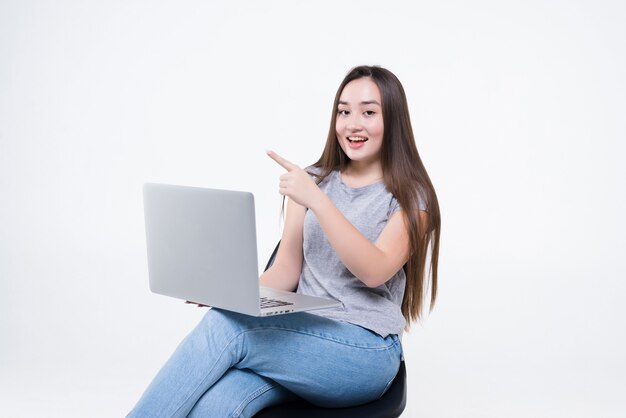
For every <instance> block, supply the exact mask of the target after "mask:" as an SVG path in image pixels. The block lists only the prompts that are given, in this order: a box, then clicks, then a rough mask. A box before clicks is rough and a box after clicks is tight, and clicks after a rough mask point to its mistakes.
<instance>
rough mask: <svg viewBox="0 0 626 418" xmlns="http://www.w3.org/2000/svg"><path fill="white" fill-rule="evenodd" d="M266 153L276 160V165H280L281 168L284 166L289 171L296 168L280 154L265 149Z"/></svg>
mask: <svg viewBox="0 0 626 418" xmlns="http://www.w3.org/2000/svg"><path fill="white" fill-rule="evenodd" d="M267 155H268V156H269V157H270V158H271V159H272V160H274V161H276V162H277V163H278V165H280V166H281V167H282V168H284V169H285V170H287V171H291V170H294V169H296V168H298V166H297V165H296V164H294V163H292V162H290V161H288V160H286V159H284V158H283V157H281V156H280V155H278V154H276V153H275V152H274V151H269V150H268V151H267Z"/></svg>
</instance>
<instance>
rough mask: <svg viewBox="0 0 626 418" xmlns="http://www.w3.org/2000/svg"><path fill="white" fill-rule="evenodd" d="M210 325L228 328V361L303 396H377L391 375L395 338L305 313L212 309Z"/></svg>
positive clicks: (326, 402) (341, 402) (331, 399)
mask: <svg viewBox="0 0 626 418" xmlns="http://www.w3.org/2000/svg"><path fill="white" fill-rule="evenodd" d="M205 320H206V321H207V327H208V328H207V332H211V331H210V328H213V329H214V330H215V329H216V328H222V332H224V328H223V327H226V328H227V329H228V332H227V334H228V335H229V338H230V341H231V350H234V351H235V352H236V353H237V355H236V357H237V359H238V360H237V362H236V364H233V367H235V368H240V369H250V370H252V371H254V372H255V373H257V374H259V375H262V376H265V377H267V378H269V379H271V380H273V381H275V382H277V383H279V384H280V385H281V386H284V387H285V388H287V389H289V390H290V391H291V392H293V393H295V394H296V395H298V396H301V397H303V398H304V399H307V400H308V401H310V402H312V403H315V404H320V405H323V406H327V407H341V406H350V405H356V404H360V403H365V402H369V401H371V400H374V399H377V398H378V397H380V396H381V395H382V394H383V392H384V390H385V389H386V388H387V385H388V384H389V382H390V381H392V380H393V378H394V377H395V375H396V372H397V370H398V367H399V365H400V358H401V355H402V352H401V351H402V349H401V346H400V342H399V341H398V338H397V337H396V336H395V335H394V336H389V337H387V338H382V337H380V336H379V335H377V334H375V333H373V332H371V331H369V330H366V329H364V328H361V327H359V326H356V325H352V324H348V323H344V322H339V321H333V320H330V319H327V318H323V317H320V316H318V315H314V314H309V313H295V314H288V315H280V316H275V317H266V318H256V317H250V316H247V315H241V314H236V313H232V312H227V311H221V310H217V309H212V310H211V311H209V312H208V313H207V315H206V317H205Z"/></svg>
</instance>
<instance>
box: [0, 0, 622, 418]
mask: <svg viewBox="0 0 626 418" xmlns="http://www.w3.org/2000/svg"><path fill="white" fill-rule="evenodd" d="M299 3H304V2H291V1H286V0H285V1H262V2H261V1H236V2H226V1H220V2H218V1H180V2H155V1H141V0H135V1H109V2H84V1H56V2H53V1H17V0H14V1H11V0H8V1H7V0H4V1H3V2H2V3H0V199H1V200H0V202H1V203H0V369H1V372H0V415H1V416H10V417H31V416H50V417H83V416H90V417H110V416H122V415H124V413H125V412H126V411H127V410H128V409H129V408H130V407H131V406H132V405H133V404H134V402H135V401H136V400H137V398H138V397H139V395H140V394H141V392H142V391H143V389H144V388H145V386H146V385H147V384H148V382H149V380H150V379H151V378H152V376H153V375H154V373H155V372H156V370H157V369H158V368H159V366H160V365H161V364H162V363H163V362H164V360H165V359H166V358H167V357H168V355H169V354H170V353H171V351H172V350H173V349H174V347H175V346H176V345H177V343H178V341H179V340H180V339H181V338H182V336H183V335H185V334H186V333H187V332H188V331H189V329H190V328H191V327H192V326H193V324H195V322H196V321H197V320H198V318H199V317H200V316H201V315H202V312H201V310H199V309H197V308H193V307H189V306H185V305H183V304H182V303H181V302H177V301H176V300H173V299H168V298H165V297H161V296H157V295H153V294H151V293H149V291H148V286H147V271H146V260H145V243H144V236H143V214H142V202H141V184H142V183H143V182H146V181H157V182H167V183H176V184H188V185H199V186H211V187H220V188H232V189H240V190H250V191H252V192H254V193H255V194H256V197H257V206H258V207H257V210H258V214H257V216H258V220H257V223H258V235H259V246H260V256H259V258H260V260H262V261H261V262H264V260H265V259H266V258H267V257H268V256H269V254H270V252H271V249H272V247H273V245H274V243H275V242H276V240H277V239H278V237H279V233H280V231H279V222H278V219H279V217H278V213H279V208H280V198H279V195H278V194H277V191H276V190H277V187H276V185H277V178H278V175H279V174H280V173H281V170H280V169H279V167H277V166H276V165H275V164H274V163H272V162H271V161H270V160H269V159H268V158H267V157H266V156H265V155H264V150H265V149H268V148H271V149H275V150H277V151H278V152H280V153H282V154H284V155H285V156H286V157H287V158H290V159H292V160H293V161H294V162H297V163H300V164H302V165H304V164H308V163H311V162H313V161H314V160H315V159H316V157H317V156H318V155H319V153H320V152H321V149H322V146H323V142H324V138H325V135H326V132H327V129H328V121H329V118H330V113H331V108H330V106H331V104H332V98H333V95H334V92H335V89H336V87H337V85H338V84H339V82H340V80H341V78H342V77H343V75H344V74H345V73H346V72H347V71H348V69H349V68H351V67H352V66H355V65H358V64H362V63H366V64H380V65H383V66H385V67H387V68H389V69H391V70H392V71H393V72H395V73H396V74H397V75H398V77H399V78H400V79H401V80H402V81H403V83H404V86H405V89H406V91H407V95H408V97H409V104H410V107H411V112H412V117H413V125H414V128H415V132H416V136H417V141H418V148H419V149H420V152H421V154H422V157H423V159H424V162H425V164H426V166H427V168H428V169H429V172H430V174H431V177H432V179H433V182H434V184H435V186H436V188H437V191H438V193H439V198H440V204H441V208H442V214H443V230H442V248H441V264H440V280H441V288H440V295H439V300H438V302H437V305H436V309H435V310H434V312H433V313H432V315H431V316H429V317H427V318H426V319H425V320H424V321H423V324H421V325H419V324H418V325H415V326H414V327H413V329H412V332H411V333H410V334H408V335H406V336H405V338H404V344H405V350H406V357H407V361H408V367H409V403H408V407H407V410H406V414H405V415H404V416H406V417H431V418H432V417H481V418H482V417H528V416H532V417H555V416H568V417H589V416H602V417H617V416H621V414H622V413H623V412H624V406H625V405H624V403H623V396H622V395H623V393H624V391H625V390H626V378H625V376H626V363H625V360H624V355H623V353H624V352H626V327H625V326H624V318H625V317H626V308H624V304H623V303H620V302H621V300H622V299H623V297H624V295H625V294H626V284H625V282H624V278H625V277H626V267H625V264H624V253H625V251H624V250H625V249H626V238H625V236H626V223H625V220H624V216H623V215H624V213H625V212H626V194H625V190H626V187H625V186H626V184H625V183H626V170H625V169H624V166H623V164H621V159H622V158H623V154H624V151H626V147H625V146H624V140H625V139H626V135H625V134H626V124H625V122H624V120H625V119H624V115H625V114H626V80H625V77H624V74H626V56H625V51H626V26H625V25H624V22H625V21H626V6H625V5H624V3H623V2H619V1H582V0H580V1H538V0H533V1H524V2H521V1H520V2H501V1H495V0H493V1H487V0H480V1H473V2H461V1H456V2H454V1H437V2H424V1H421V2H388V5H386V6H384V5H383V2H379V1H344V2H330V1H328V2H319V1H318V2H307V3H306V4H299Z"/></svg>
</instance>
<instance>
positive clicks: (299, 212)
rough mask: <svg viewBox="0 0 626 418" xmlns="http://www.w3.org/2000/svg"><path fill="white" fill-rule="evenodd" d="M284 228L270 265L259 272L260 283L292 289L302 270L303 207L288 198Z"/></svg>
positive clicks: (294, 288) (296, 285) (296, 284)
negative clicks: (262, 271) (261, 272)
mask: <svg viewBox="0 0 626 418" xmlns="http://www.w3.org/2000/svg"><path fill="white" fill-rule="evenodd" d="M287 202H288V203H287V215H286V217H285V228H284V229H283V235H282V238H281V241H280V247H278V253H276V258H275V259H274V263H273V264H272V266H271V267H270V268H269V269H267V270H266V271H265V272H264V273H263V274H261V278H260V280H261V285H262V286H267V287H272V288H274V289H281V290H287V291H290V292H292V291H294V290H296V288H297V287H298V281H299V280H300V273H301V272H302V257H303V255H302V240H303V235H302V228H303V225H304V215H305V212H306V211H305V208H304V207H302V206H300V205H299V204H297V203H296V202H294V201H292V200H291V199H288V201H287Z"/></svg>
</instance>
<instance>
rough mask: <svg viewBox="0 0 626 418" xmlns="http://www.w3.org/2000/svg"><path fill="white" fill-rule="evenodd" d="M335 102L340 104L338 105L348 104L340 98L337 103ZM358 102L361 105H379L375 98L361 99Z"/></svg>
mask: <svg viewBox="0 0 626 418" xmlns="http://www.w3.org/2000/svg"><path fill="white" fill-rule="evenodd" d="M337 104H340V105H348V104H349V103H348V102H344V101H342V100H339V103H337ZM359 104H362V105H369V104H375V105H378V106H380V103H378V102H377V101H376V100H363V101H362V102H361V103H359Z"/></svg>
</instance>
